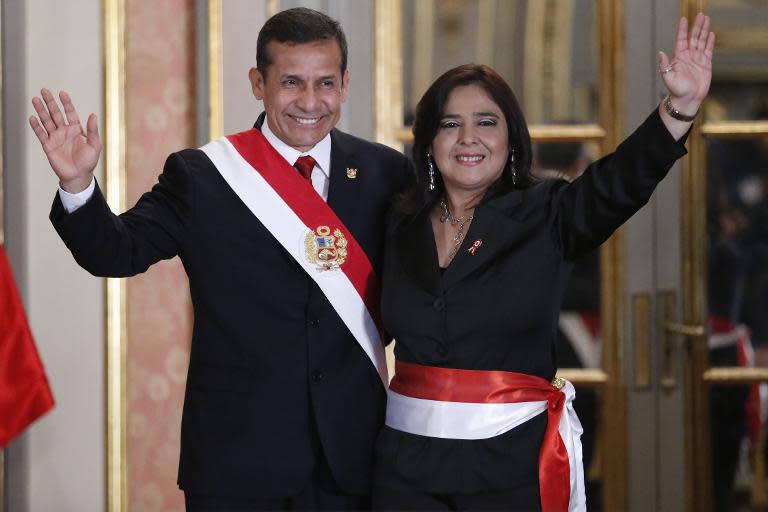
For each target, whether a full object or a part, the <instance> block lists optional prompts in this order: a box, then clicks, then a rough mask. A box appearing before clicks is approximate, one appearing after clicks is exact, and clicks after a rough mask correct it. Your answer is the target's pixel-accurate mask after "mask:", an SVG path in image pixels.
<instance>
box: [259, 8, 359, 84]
mask: <svg viewBox="0 0 768 512" xmlns="http://www.w3.org/2000/svg"><path fill="white" fill-rule="evenodd" d="M331 39H335V40H336V42H337V43H338V45H339V49H340V50H341V74H342V75H343V74H344V72H345V71H346V70H347V38H346V37H345V36H344V31H343V30H342V29H341V25H340V24H339V22H338V21H336V20H334V19H333V18H331V17H330V16H327V15H325V14H323V13H321V12H319V11H315V10H314V9H307V8H306V7H296V8H293V9H287V10H285V11H281V12H279V13H277V14H275V15H274V16H272V17H271V18H269V19H268V20H267V22H266V23H265V24H264V26H263V27H262V28H261V30H260V31H259V37H258V40H257V41H256V69H258V70H259V72H260V73H261V75H262V76H264V77H266V76H267V68H269V66H270V64H272V56H271V55H270V54H269V52H268V51H267V44H269V43H270V42H271V41H277V42H278V43H288V44H305V43H313V42H315V41H326V40H331Z"/></svg>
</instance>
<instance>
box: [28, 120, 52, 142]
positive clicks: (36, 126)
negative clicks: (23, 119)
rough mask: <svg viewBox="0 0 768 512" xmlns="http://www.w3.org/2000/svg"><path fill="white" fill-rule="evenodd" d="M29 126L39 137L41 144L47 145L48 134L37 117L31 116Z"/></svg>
mask: <svg viewBox="0 0 768 512" xmlns="http://www.w3.org/2000/svg"><path fill="white" fill-rule="evenodd" d="M29 126H31V127H32V131H33V132H35V135H37V139H38V140H39V141H40V143H41V144H45V141H46V140H48V132H47V131H45V129H44V128H43V127H42V126H41V125H40V121H38V120H37V118H36V117H35V116H29Z"/></svg>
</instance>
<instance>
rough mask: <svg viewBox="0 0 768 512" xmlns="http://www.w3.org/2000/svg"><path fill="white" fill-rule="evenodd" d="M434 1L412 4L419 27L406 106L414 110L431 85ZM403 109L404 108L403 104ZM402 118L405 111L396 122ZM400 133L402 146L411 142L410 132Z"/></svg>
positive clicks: (414, 42) (415, 36) (427, 0)
mask: <svg viewBox="0 0 768 512" xmlns="http://www.w3.org/2000/svg"><path fill="white" fill-rule="evenodd" d="M435 1H436V0H419V1H418V2H412V6H413V25H414V26H416V27H419V29H418V30H416V32H415V33H414V34H412V37H413V48H412V51H411V59H413V66H412V68H413V69H412V72H411V73H412V74H411V90H410V91H409V97H408V98H407V104H408V105H409V106H411V107H414V108H415V107H416V104H417V103H418V102H419V98H421V95H422V94H424V92H425V91H426V90H427V88H429V85H430V84H431V83H432V65H433V63H432V60H433V57H434V47H435V23H434V22H435ZM401 13H402V11H401ZM401 15H402V14H401ZM401 73H402V71H401ZM404 103H405V101H404ZM403 108H405V104H404V105H403ZM404 117H405V111H403V113H402V114H401V117H400V119H399V121H398V122H399V123H400V124H403V122H404ZM401 132H402V133H404V134H405V138H401V137H400V134H398V139H399V140H400V141H402V142H403V143H404V144H410V143H412V142H413V134H412V133H411V131H410V130H408V129H403V130H402V131H401Z"/></svg>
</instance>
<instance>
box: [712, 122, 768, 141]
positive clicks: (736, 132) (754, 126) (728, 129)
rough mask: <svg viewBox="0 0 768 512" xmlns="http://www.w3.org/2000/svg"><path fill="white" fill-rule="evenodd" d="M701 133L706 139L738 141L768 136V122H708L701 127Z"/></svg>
mask: <svg viewBox="0 0 768 512" xmlns="http://www.w3.org/2000/svg"><path fill="white" fill-rule="evenodd" d="M700 133H701V135H703V136H704V137H710V138H718V139H737V138H749V137H755V136H757V135H768V121H720V122H707V123H704V125H703V126H702V127H701V132H700Z"/></svg>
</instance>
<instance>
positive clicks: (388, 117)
mask: <svg viewBox="0 0 768 512" xmlns="http://www.w3.org/2000/svg"><path fill="white" fill-rule="evenodd" d="M375 8H376V11H375V25H376V42H375V45H376V48H375V58H376V83H375V87H376V94H375V98H376V100H375V101H376V142H380V143H382V144H385V145H387V146H390V147H392V148H395V149H402V143H401V142H400V139H399V138H398V127H401V126H402V125H403V119H402V117H403V78H402V67H403V58H402V49H401V40H400V33H401V28H400V12H401V5H400V0H378V1H377V2H376V3H375ZM393 69H394V70H398V72H396V73H391V72H390V70H393Z"/></svg>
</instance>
